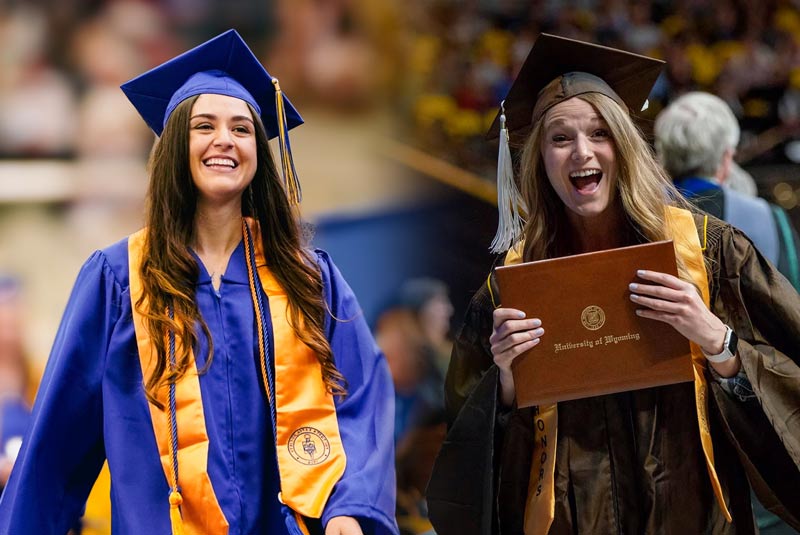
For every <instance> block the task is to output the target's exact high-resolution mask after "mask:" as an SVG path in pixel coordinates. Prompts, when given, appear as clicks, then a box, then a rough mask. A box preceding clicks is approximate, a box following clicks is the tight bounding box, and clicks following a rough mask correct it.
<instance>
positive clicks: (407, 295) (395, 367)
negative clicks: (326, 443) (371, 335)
mask: <svg viewBox="0 0 800 535" xmlns="http://www.w3.org/2000/svg"><path fill="white" fill-rule="evenodd" d="M397 301H398V303H397V305H396V306H394V307H392V308H390V309H388V310H387V311H386V312H384V313H383V314H382V315H381V316H380V318H378V322H377V327H376V336H375V338H376V340H377V342H378V345H379V346H380V347H381V349H382V350H383V352H384V354H385V355H386V360H387V361H388V363H389V368H390V370H391V372H392V377H393V379H394V385H395V440H396V441H397V448H396V456H397V457H396V467H397V523H398V525H399V526H400V530H401V533H403V534H404V535H419V534H426V533H433V531H432V530H433V528H432V527H431V525H430V522H429V521H428V514H427V506H426V504H425V500H424V498H423V493H424V489H425V486H426V485H427V482H428V479H429V478H430V473H431V469H432V467H433V461H434V459H435V457H436V454H437V453H438V451H439V447H440V445H441V443H442V440H443V439H444V435H445V424H444V371H443V370H444V369H446V367H447V363H448V361H449V358H450V349H451V341H450V319H451V317H452V315H453V305H452V303H451V302H450V298H449V296H448V289H447V286H446V285H445V284H444V283H443V282H441V281H438V280H435V279H430V278H418V279H411V280H408V281H407V282H406V283H404V284H403V285H402V287H401V288H400V292H399V296H398V300H397Z"/></svg>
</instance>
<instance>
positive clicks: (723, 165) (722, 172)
mask: <svg viewBox="0 0 800 535" xmlns="http://www.w3.org/2000/svg"><path fill="white" fill-rule="evenodd" d="M735 153H736V149H733V148H730V149H725V152H723V153H722V158H721V159H720V161H719V166H717V172H716V173H714V178H716V179H717V183H718V184H724V183H725V181H727V180H728V177H729V176H730V173H731V165H732V164H733V155H734V154H735Z"/></svg>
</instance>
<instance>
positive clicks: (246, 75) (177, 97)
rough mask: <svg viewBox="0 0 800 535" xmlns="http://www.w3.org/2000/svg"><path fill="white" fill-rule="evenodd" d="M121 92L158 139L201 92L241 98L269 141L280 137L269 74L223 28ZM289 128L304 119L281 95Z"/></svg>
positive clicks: (232, 33) (233, 32)
mask: <svg viewBox="0 0 800 535" xmlns="http://www.w3.org/2000/svg"><path fill="white" fill-rule="evenodd" d="M121 87H122V91H123V92H124V93H125V95H126V96H127V97H128V99H129V100H130V101H131V103H132V104H133V105H134V107H135V108H136V110H137V111H138V112H139V114H140V115H141V116H142V118H143V119H144V121H145V122H146V123H147V125H148V126H149V127H150V128H151V129H152V130H153V132H155V133H156V135H159V136H160V135H161V132H162V131H163V130H164V124H165V123H166V122H167V118H168V117H169V115H170V114H171V113H172V111H173V110H174V109H175V107H176V106H177V105H178V104H180V103H181V101H183V100H185V99H187V98H189V97H191V96H194V95H199V94H202V93H215V94H220V95H228V96H232V97H236V98H240V99H242V100H244V101H245V102H247V103H249V104H250V105H251V106H253V107H254V108H255V109H256V111H258V113H259V115H261V119H262V121H263V122H264V127H265V128H266V129H267V133H268V135H269V137H270V139H271V138H273V137H275V136H277V135H278V134H279V128H278V118H277V113H276V110H275V87H274V85H273V83H272V76H270V74H269V73H268V72H267V71H266V69H264V67H263V66H262V65H261V62H259V61H258V59H257V58H256V57H255V55H254V54H253V52H252V51H251V50H250V48H249V47H248V46H247V44H246V43H245V42H244V40H242V38H241V37H240V36H239V34H238V33H237V32H236V30H228V31H227V32H225V33H222V34H220V35H218V36H216V37H214V38H213V39H211V40H209V41H206V42H205V43H203V44H201V45H199V46H197V47H195V48H193V49H191V50H189V51H188V52H184V53H183V54H181V55H179V56H176V57H174V58H172V59H171V60H169V61H167V62H165V63H162V64H161V65H159V66H158V67H155V68H153V69H151V70H149V71H147V72H145V73H144V74H140V75H139V76H137V77H136V78H134V79H132V80H129V81H127V82H125V83H124V84H122V86H121ZM284 102H285V107H286V122H287V125H288V128H289V129H292V128H294V127H295V126H298V125H300V124H302V123H303V119H302V118H301V117H300V115H299V114H298V113H297V111H296V110H295V109H294V107H293V106H292V105H291V103H290V102H289V101H288V99H286V98H285V97H284Z"/></svg>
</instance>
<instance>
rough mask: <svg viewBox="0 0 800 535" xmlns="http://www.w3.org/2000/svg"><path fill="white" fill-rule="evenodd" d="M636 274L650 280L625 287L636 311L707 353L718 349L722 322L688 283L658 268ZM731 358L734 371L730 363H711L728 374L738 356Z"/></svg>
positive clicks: (729, 374) (730, 373) (719, 348)
mask: <svg viewBox="0 0 800 535" xmlns="http://www.w3.org/2000/svg"><path fill="white" fill-rule="evenodd" d="M636 275H637V276H638V277H639V278H640V279H644V280H646V281H648V282H650V283H651V284H640V283H631V284H630V285H629V286H628V288H629V289H630V291H631V296H630V297H631V301H633V302H634V303H636V304H637V305H640V306H641V307H642V308H639V309H637V310H636V314H638V315H639V316H641V317H643V318H649V319H653V320H656V321H663V322H664V323H668V324H669V325H672V327H674V328H675V330H676V331H678V332H679V333H681V334H682V335H683V336H685V337H686V338H688V339H689V340H691V341H692V342H694V343H696V344H697V345H699V346H700V347H701V348H702V349H703V351H704V352H705V353H707V354H709V355H712V354H717V353H719V352H721V351H722V346H723V342H724V339H725V324H724V323H722V320H720V319H719V318H718V317H717V316H715V315H714V314H713V313H712V312H711V311H710V310H709V309H708V308H707V307H706V305H705V303H703V299H702V298H701V297H700V294H699V293H698V291H697V289H696V288H695V287H694V286H693V285H692V284H690V283H688V282H686V281H684V280H681V279H679V278H678V277H675V276H673V275H669V274H667V273H660V272H658V271H645V270H639V271H637V272H636ZM734 360H736V363H735V368H736V369H735V370H733V369H732V368H731V365H733V364H734V363H730V364H729V365H727V366H724V367H719V366H714V363H711V365H712V366H714V367H715V369H716V370H717V371H718V372H719V373H720V374H721V375H723V376H731V375H735V374H736V373H737V372H738V371H739V359H738V358H736V359H734ZM726 364H728V363H726Z"/></svg>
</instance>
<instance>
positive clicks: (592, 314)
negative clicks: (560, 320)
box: [581, 305, 606, 331]
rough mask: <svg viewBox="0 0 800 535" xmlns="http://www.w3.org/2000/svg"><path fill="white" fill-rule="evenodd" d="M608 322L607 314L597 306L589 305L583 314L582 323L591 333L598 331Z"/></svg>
mask: <svg viewBox="0 0 800 535" xmlns="http://www.w3.org/2000/svg"><path fill="white" fill-rule="evenodd" d="M605 322H606V313H605V312H603V309H602V308H600V307H599V306H597V305H589V306H588V307H586V308H584V309H583V312H581V323H583V326H584V327H586V328H587V329H589V330H590V331H596V330H597V329H599V328H600V327H602V326H603V324H604V323H605Z"/></svg>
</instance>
